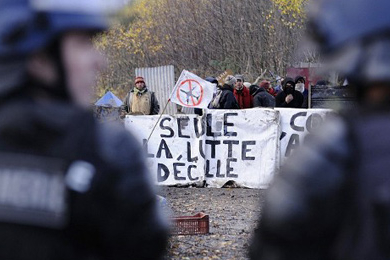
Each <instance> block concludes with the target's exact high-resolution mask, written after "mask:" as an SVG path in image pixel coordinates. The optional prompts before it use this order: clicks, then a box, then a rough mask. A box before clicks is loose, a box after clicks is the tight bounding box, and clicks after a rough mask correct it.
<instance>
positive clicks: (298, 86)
mask: <svg viewBox="0 0 390 260" xmlns="http://www.w3.org/2000/svg"><path fill="white" fill-rule="evenodd" d="M305 83H306V80H305V78H304V77H302V76H300V75H299V76H296V77H295V90H297V91H299V92H301V93H302V95H303V103H302V108H308V91H307V89H306V88H305Z"/></svg>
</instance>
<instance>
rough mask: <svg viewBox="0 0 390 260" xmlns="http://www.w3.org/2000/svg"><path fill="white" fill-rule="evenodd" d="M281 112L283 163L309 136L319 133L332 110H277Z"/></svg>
mask: <svg viewBox="0 0 390 260" xmlns="http://www.w3.org/2000/svg"><path fill="white" fill-rule="evenodd" d="M275 109H276V110H278V111H279V112H280V126H281V130H282V132H281V136H280V154H281V156H280V158H281V162H282V163H283V162H284V161H285V160H286V159H287V157H289V156H290V155H291V153H292V152H294V151H295V150H296V149H297V148H298V147H300V146H302V144H303V143H304V141H305V138H306V136H307V134H314V133H316V132H318V130H319V129H320V127H321V126H322V124H323V123H324V120H325V118H326V116H327V114H328V113H333V112H332V110H331V109H294V108H275Z"/></svg>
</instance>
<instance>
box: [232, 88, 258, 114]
mask: <svg viewBox="0 0 390 260" xmlns="http://www.w3.org/2000/svg"><path fill="white" fill-rule="evenodd" d="M233 93H234V96H235V97H236V99H237V102H238V105H239V106H240V108H241V109H244V108H251V107H253V97H252V96H251V94H249V89H248V88H246V87H243V88H242V89H241V90H237V89H234V90H233Z"/></svg>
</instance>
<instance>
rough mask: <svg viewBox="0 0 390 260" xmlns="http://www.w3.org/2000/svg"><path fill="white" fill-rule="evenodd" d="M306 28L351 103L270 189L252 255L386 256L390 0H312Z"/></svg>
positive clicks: (389, 253) (389, 251)
mask: <svg viewBox="0 0 390 260" xmlns="http://www.w3.org/2000/svg"><path fill="white" fill-rule="evenodd" d="M314 7H315V8H314V9H313V11H312V13H310V14H309V21H310V23H309V29H310V30H311V31H310V34H311V35H315V36H316V40H317V42H318V45H319V47H320V51H321V53H322V56H323V57H324V58H326V59H327V60H328V64H330V66H331V68H332V69H335V70H337V71H339V72H340V73H342V74H343V75H346V76H347V77H348V81H349V82H350V83H351V84H353V85H354V86H355V89H356V92H357V94H358V97H359V100H358V102H359V106H358V108H356V109H354V111H350V112H348V115H346V116H340V117H335V118H333V119H332V120H331V122H328V123H327V124H326V125H325V126H324V129H323V130H324V131H323V132H322V133H319V134H318V136H317V138H316V139H315V141H314V140H312V143H309V144H308V145H307V146H306V147H304V149H302V150H301V151H300V153H296V154H295V156H294V157H293V158H291V160H290V161H289V162H288V163H287V164H286V165H284V167H283V168H282V170H281V173H280V174H279V176H277V178H275V180H274V183H273V184H272V185H271V187H270V188H269V190H268V193H267V197H266V200H265V204H264V208H263V211H262V219H261V222H260V226H259V228H258V230H257V231H256V235H255V238H254V240H253V241H252V246H251V257H252V259H267V260H271V259H272V260H280V259H289V260H292V259H299V260H304V259H311V260H315V259H332V260H337V259H366V260H368V259H375V260H378V259H379V260H381V259H390V173H389V169H390V157H389V154H390V135H389V132H390V34H389V32H390V16H389V14H388V10H389V8H390V1H388V0H377V1H375V2H373V1H370V0H343V1H340V0H326V1H317V5H316V6H314Z"/></svg>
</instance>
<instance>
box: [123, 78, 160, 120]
mask: <svg viewBox="0 0 390 260" xmlns="http://www.w3.org/2000/svg"><path fill="white" fill-rule="evenodd" d="M134 85H135V87H133V88H132V89H131V90H130V91H129V92H128V93H127V95H126V97H125V99H124V100H123V106H122V116H124V115H126V114H128V115H157V114H158V113H159V112H160V105H159V103H158V100H157V98H156V95H155V93H154V92H153V91H150V90H149V89H148V88H147V87H146V84H145V80H144V78H143V77H141V76H138V77H136V78H135V80H134Z"/></svg>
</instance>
